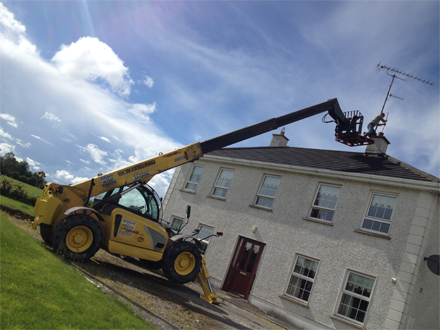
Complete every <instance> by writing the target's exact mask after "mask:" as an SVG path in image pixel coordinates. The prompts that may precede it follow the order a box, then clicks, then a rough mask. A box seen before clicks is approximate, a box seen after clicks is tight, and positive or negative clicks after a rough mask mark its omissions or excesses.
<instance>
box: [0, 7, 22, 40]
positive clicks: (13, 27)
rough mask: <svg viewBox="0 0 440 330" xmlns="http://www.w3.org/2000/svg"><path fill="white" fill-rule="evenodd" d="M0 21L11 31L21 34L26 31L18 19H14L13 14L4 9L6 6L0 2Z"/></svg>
mask: <svg viewBox="0 0 440 330" xmlns="http://www.w3.org/2000/svg"><path fill="white" fill-rule="evenodd" d="M0 21H1V22H2V25H3V27H4V28H5V29H6V30H8V31H11V32H15V33H18V34H22V33H24V32H26V27H25V26H24V25H23V24H21V23H20V22H19V21H17V20H15V18H14V14H13V13H11V12H10V11H8V10H7V9H6V7H5V6H4V5H3V4H2V3H0Z"/></svg>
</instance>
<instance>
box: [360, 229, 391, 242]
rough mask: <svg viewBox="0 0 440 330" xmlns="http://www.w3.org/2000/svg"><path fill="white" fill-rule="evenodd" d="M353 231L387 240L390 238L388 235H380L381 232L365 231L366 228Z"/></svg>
mask: <svg viewBox="0 0 440 330" xmlns="http://www.w3.org/2000/svg"><path fill="white" fill-rule="evenodd" d="M354 232H355V233H359V234H364V235H369V236H374V237H378V238H383V239H388V240H390V239H391V237H390V236H387V235H382V234H376V233H372V232H369V231H366V230H362V229H355V230H354Z"/></svg>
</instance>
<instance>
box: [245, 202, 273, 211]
mask: <svg viewBox="0 0 440 330" xmlns="http://www.w3.org/2000/svg"><path fill="white" fill-rule="evenodd" d="M249 207H252V208H254V209H258V210H263V211H267V212H273V211H272V209H268V208H267V207H262V206H258V205H255V204H250V205H249Z"/></svg>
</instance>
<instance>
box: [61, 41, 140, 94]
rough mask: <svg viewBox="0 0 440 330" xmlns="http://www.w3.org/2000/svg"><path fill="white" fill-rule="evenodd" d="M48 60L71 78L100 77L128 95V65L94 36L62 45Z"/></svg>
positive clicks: (91, 78)
mask: <svg viewBox="0 0 440 330" xmlns="http://www.w3.org/2000/svg"><path fill="white" fill-rule="evenodd" d="M52 63H54V64H55V65H56V67H57V68H58V69H59V70H60V72H61V73H63V74H65V75H66V76H68V77H70V78H72V79H76V80H87V81H91V82H92V81H96V80H97V79H98V78H101V79H104V80H105V81H106V82H107V83H108V84H109V85H110V87H111V88H112V89H113V91H115V92H117V93H118V94H120V95H123V96H126V95H129V94H130V86H131V85H132V84H133V81H132V80H131V79H130V77H129V75H128V68H126V67H125V66H124V62H123V61H122V60H121V59H120V58H119V57H118V56H117V55H116V54H115V53H114V52H113V50H112V49H111V48H110V47H109V46H108V45H107V44H105V43H103V42H101V41H99V40H98V39H97V38H91V37H83V38H80V39H79V40H78V41H77V42H72V43H71V44H70V45H69V46H66V45H62V46H61V49H60V50H59V51H58V52H57V53H56V54H55V56H54V57H53V58H52Z"/></svg>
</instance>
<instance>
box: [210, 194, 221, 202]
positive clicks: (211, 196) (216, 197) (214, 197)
mask: <svg viewBox="0 0 440 330" xmlns="http://www.w3.org/2000/svg"><path fill="white" fill-rule="evenodd" d="M206 197H208V198H212V199H217V200H219V201H224V202H226V198H225V197H218V196H213V195H208V196H206Z"/></svg>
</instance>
